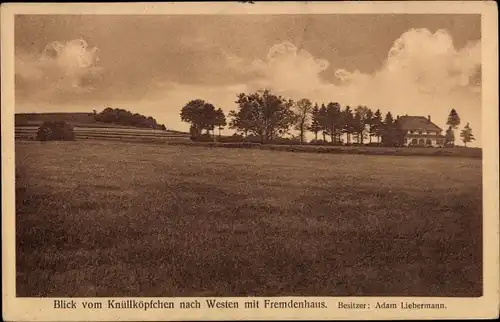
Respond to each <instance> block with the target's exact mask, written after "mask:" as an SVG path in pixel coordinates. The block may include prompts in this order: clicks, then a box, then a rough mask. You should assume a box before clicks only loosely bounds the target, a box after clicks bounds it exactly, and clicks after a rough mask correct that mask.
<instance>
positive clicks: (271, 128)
mask: <svg viewBox="0 0 500 322" xmlns="http://www.w3.org/2000/svg"><path fill="white" fill-rule="evenodd" d="M235 103H236V105H237V109H236V110H232V111H230V112H229V114H228V116H229V118H230V122H228V124H226V117H225V115H224V112H223V111H222V110H221V109H220V108H219V109H216V108H215V107H214V106H213V105H212V104H210V103H207V102H205V101H203V100H200V99H196V100H192V101H190V102H188V103H187V104H186V105H185V106H184V107H183V108H182V110H181V119H182V121H184V122H188V123H190V124H191V135H192V136H193V137H196V136H200V135H201V134H202V131H203V130H205V131H206V133H205V135H209V134H210V132H211V131H212V135H213V137H212V138H213V139H215V133H214V129H215V128H218V129H219V136H220V130H221V129H222V128H224V127H225V126H226V125H229V128H230V129H233V130H235V131H236V135H237V136H241V137H242V138H252V139H254V138H258V140H259V141H260V142H261V143H269V142H276V141H277V140H282V139H283V137H284V136H286V135H291V132H290V131H291V130H292V129H293V130H295V131H297V132H298V135H297V137H296V139H297V140H298V141H299V142H300V143H304V142H305V141H306V139H305V134H306V132H307V131H309V132H311V133H313V134H314V139H313V140H312V141H311V143H316V144H333V145H340V144H348V145H349V144H352V143H356V144H365V143H366V140H367V141H368V143H369V144H372V143H375V142H374V141H376V144H377V145H382V146H402V145H404V144H405V133H404V131H402V130H401V128H400V126H399V120H398V118H394V116H393V115H392V114H391V112H387V113H386V114H385V115H383V114H382V112H381V111H380V110H379V109H377V110H376V111H373V110H371V109H370V108H368V107H366V106H357V107H356V108H354V109H352V108H351V107H350V106H345V107H342V106H341V105H340V104H339V103H337V102H329V103H326V104H324V103H323V104H321V105H318V104H317V103H316V104H313V103H312V102H311V101H310V100H309V99H305V98H304V99H301V100H298V101H296V102H294V101H293V100H290V99H286V98H284V97H282V96H279V95H275V94H273V93H272V92H271V91H270V90H267V89H266V90H258V91H256V92H254V93H250V94H246V93H240V94H238V95H237V100H236V102H235ZM453 111H454V110H453ZM454 113H455V114H456V111H455V112H454ZM457 117H458V115H457ZM450 122H451V123H450ZM459 123H460V121H459V120H458V123H457V121H456V117H454V116H453V117H452V118H451V119H450V120H449V122H448V124H449V126H450V128H449V131H447V135H446V137H447V139H446V140H447V141H449V140H451V141H454V139H453V140H452V138H451V137H448V136H449V135H451V134H453V133H452V132H453V129H455V128H456V127H457V126H458V124H459ZM467 128H468V127H467ZM464 131H465V132H463V134H462V135H461V136H462V138H463V139H464V140H466V141H467V142H470V140H473V136H472V132H471V130H470V128H468V130H467V129H464ZM448 132H450V133H451V134H450V133H448ZM343 138H345V139H346V142H343ZM466 141H464V142H465V143H466Z"/></svg>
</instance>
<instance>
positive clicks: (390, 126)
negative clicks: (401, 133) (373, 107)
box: [382, 112, 394, 146]
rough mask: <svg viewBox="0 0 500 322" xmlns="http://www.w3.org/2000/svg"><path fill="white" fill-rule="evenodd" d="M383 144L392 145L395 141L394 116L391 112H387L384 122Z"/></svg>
mask: <svg viewBox="0 0 500 322" xmlns="http://www.w3.org/2000/svg"><path fill="white" fill-rule="evenodd" d="M382 128H383V129H382V144H383V145H385V146H392V145H393V142H394V118H393V117H392V114H391V112H387V114H386V115H385V118H384V122H383V124H382Z"/></svg>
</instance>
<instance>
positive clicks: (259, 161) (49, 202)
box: [16, 141, 482, 297]
mask: <svg viewBox="0 0 500 322" xmlns="http://www.w3.org/2000/svg"><path fill="white" fill-rule="evenodd" d="M481 200H482V184H481V159H474V158H460V157H453V158H450V157H418V156H415V157H407V156H376V155H356V154H316V153H290V152H284V151H269V150H260V149H221V148H210V147H202V146H183V145H176V146H172V145H168V144H162V145H152V144H132V143H116V142H110V141H101V142H97V141H76V142H44V143H42V142H23V141H16V207H17V213H16V236H17V245H16V247H17V250H16V261H17V263H16V265H17V281H16V285H17V296H22V297H25V296H37V297H38V296H78V297H89V296H253V295H256V296H278V295H280V296H300V295H303V296H318V295H321V296H348V295H357V296H371V295H378V296H480V295H481V292H482V241H481V238H482V224H481V223H482V201H481Z"/></svg>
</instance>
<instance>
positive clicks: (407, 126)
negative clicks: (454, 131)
mask: <svg viewBox="0 0 500 322" xmlns="http://www.w3.org/2000/svg"><path fill="white" fill-rule="evenodd" d="M397 122H398V124H399V125H400V126H401V129H403V130H405V131H408V130H424V131H442V129H441V128H440V127H439V126H437V125H436V124H434V123H432V122H431V121H429V119H428V118H426V117H424V116H407V115H405V116H401V117H399V119H398V120H397Z"/></svg>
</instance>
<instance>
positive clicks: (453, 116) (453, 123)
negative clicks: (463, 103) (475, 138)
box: [446, 108, 460, 143]
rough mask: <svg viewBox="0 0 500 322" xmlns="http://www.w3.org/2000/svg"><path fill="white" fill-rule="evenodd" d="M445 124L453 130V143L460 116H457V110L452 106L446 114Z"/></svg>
mask: <svg viewBox="0 0 500 322" xmlns="http://www.w3.org/2000/svg"><path fill="white" fill-rule="evenodd" d="M446 125H449V126H450V127H451V129H452V131H453V143H455V130H456V129H458V126H459V125H460V116H458V113H457V111H456V110H455V109H454V108H453V109H451V111H450V114H449V115H448V120H447V121H446Z"/></svg>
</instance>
